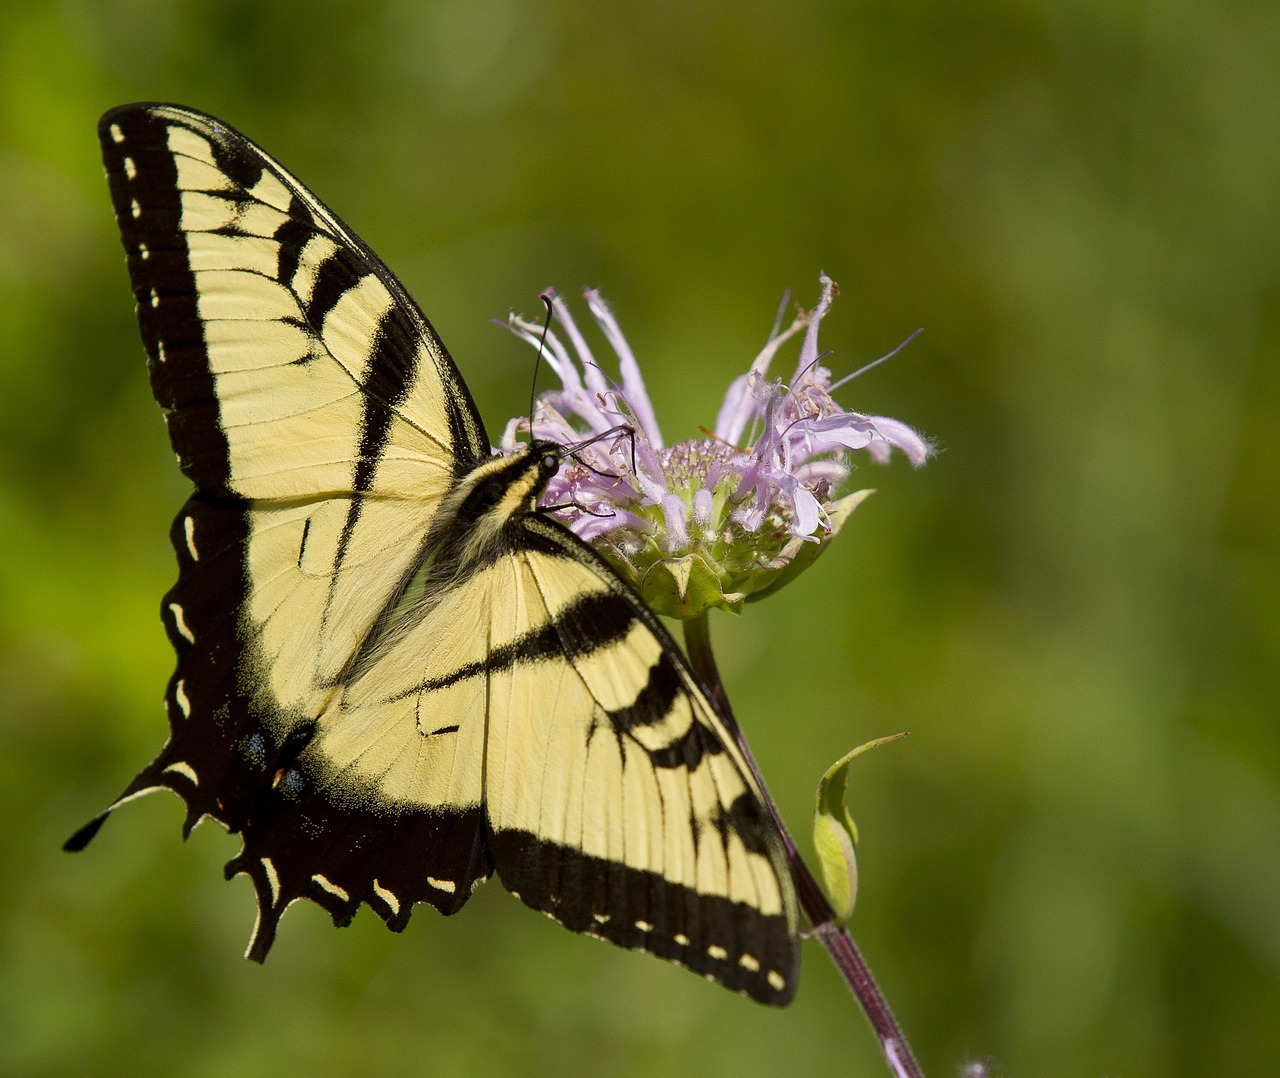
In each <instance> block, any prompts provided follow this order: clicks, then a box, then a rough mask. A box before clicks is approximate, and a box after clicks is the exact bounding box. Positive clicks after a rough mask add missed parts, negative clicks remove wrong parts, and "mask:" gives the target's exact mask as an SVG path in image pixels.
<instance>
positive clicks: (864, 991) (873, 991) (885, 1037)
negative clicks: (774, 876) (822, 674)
mask: <svg viewBox="0 0 1280 1078" xmlns="http://www.w3.org/2000/svg"><path fill="white" fill-rule="evenodd" d="M683 625H684V642H685V648H686V650H687V651H688V653H689V662H690V664H691V665H692V666H693V671H694V673H695V674H696V675H697V676H698V678H699V680H701V682H702V685H703V688H705V689H706V690H707V693H708V694H709V695H710V697H711V699H712V701H713V702H714V703H715V705H716V708H717V710H718V711H719V712H720V714H721V716H722V717H723V718H725V719H727V720H728V723H729V727H730V729H731V730H732V731H733V736H734V738H735V740H736V741H737V744H738V748H739V749H740V750H741V751H742V755H743V756H744V757H745V758H746V761H747V765H748V766H749V767H750V768H751V773H752V775H753V776H755V780H756V783H757V785H758V786H759V787H760V793H761V795H762V796H763V797H764V803H765V804H766V805H767V806H768V807H769V814H770V815H771V816H772V817H773V822H774V823H775V824H776V825H777V828H778V832H779V834H781V835H782V844H783V847H784V849H785V850H786V855H787V863H788V864H789V866H790V868H791V877H792V879H793V880H794V881H795V887H796V896H797V897H798V898H799V900H800V906H801V907H802V908H803V909H804V912H805V916H806V917H808V918H809V923H810V924H811V925H812V926H813V934H814V936H816V937H817V939H818V942H819V943H821V944H822V946H823V947H825V948H826V950H827V953H828V954H829V955H830V956H831V960H832V961H833V962H834V963H835V964H836V968H837V969H838V970H839V971H840V973H841V975H842V976H843V977H844V979H845V982H846V983H847V984H848V985H849V988H850V990H851V991H852V992H853V994H854V997H855V998H856V999H857V1001H858V1004H859V1005H860V1006H861V1007H862V1011H863V1013H864V1014H865V1015H866V1016H867V1021H868V1022H870V1023H871V1028H872V1030H873V1031H874V1032H875V1035H876V1038H877V1039H878V1040H879V1041H880V1047H881V1049H882V1050H883V1052H884V1057H885V1060H886V1062H887V1063H888V1064H889V1069H890V1071H892V1072H893V1074H894V1076H895V1078H924V1072H923V1071H921V1070H920V1065H919V1064H918V1063H917V1062H916V1060H915V1057H914V1056H913V1055H912V1054H911V1047H910V1045H908V1044H907V1039H906V1037H904V1036H903V1035H902V1030H901V1028H899V1026H898V1023H897V1020H896V1019H895V1018H894V1017H893V1012H892V1011H891V1010H890V1009H889V1004H888V1002H887V1001H886V1000H885V998H884V995H883V994H882V993H881V991H880V989H879V987H878V986H877V985H876V982H875V980H874V978H873V977H872V976H871V970H870V969H868V968H867V964H866V962H865V961H864V960H863V958H862V955H861V954H860V953H859V951H858V948H857V945H856V944H855V943H854V942H853V937H852V936H850V935H849V932H848V930H847V929H845V928H843V927H842V926H841V925H839V924H837V923H836V920H835V910H833V909H832V908H831V903H830V902H828V901H827V897H826V895H824V894H823V892H822V888H821V887H819V886H818V882H817V880H815V879H814V878H813V873H812V872H810V871H809V866H808V865H806V864H805V863H804V861H803V860H801V858H800V854H799V852H798V851H797V850H796V844H795V841H794V840H793V839H792V837H791V833H790V832H789V831H788V830H787V825H786V824H785V823H783V821H782V816H781V815H780V814H779V813H778V806H777V805H775V804H774V803H773V798H772V797H770V796H769V791H768V788H767V787H766V786H765V784H764V779H763V778H762V777H761V775H760V769H759V767H757V766H756V761H755V757H754V756H753V755H752V754H751V749H750V747H749V746H748V745H747V739H746V738H745V737H744V736H743V734H742V730H741V728H740V727H739V726H738V722H737V719H735V718H734V716H733V709H732V708H731V707H730V706H729V697H728V695H727V694H726V693H725V691H724V683H723V682H721V680H720V671H719V670H718V669H717V668H716V660H715V655H714V654H713V653H712V651H711V626H710V624H709V621H708V618H707V612H706V611H703V613H701V614H699V615H698V616H697V617H695V618H689V619H688V620H686V621H684V622H683Z"/></svg>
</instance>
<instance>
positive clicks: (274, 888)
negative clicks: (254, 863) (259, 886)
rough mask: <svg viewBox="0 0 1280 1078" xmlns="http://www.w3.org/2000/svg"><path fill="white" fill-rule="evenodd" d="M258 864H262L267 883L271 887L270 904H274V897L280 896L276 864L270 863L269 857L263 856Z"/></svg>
mask: <svg viewBox="0 0 1280 1078" xmlns="http://www.w3.org/2000/svg"><path fill="white" fill-rule="evenodd" d="M259 864H261V865H262V871H263V872H265V873H266V874H267V883H268V885H270V887H271V905H273V906H274V905H275V904H276V899H278V898H279V897H280V877H279V876H277V875H276V866H275V865H273V864H272V863H271V858H270V857H264V858H263V859H262V860H261V861H260V862H259Z"/></svg>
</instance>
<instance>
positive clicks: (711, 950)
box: [707, 943, 729, 962]
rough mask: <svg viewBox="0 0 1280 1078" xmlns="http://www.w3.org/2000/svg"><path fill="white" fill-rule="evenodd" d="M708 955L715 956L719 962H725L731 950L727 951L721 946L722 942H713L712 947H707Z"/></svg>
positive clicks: (709, 956)
mask: <svg viewBox="0 0 1280 1078" xmlns="http://www.w3.org/2000/svg"><path fill="white" fill-rule="evenodd" d="M707 957H708V958H714V959H715V960H716V961H717V962H723V961H724V960H725V959H726V958H728V957H729V952H728V951H726V950H725V949H724V948H723V947H721V946H720V944H718V943H713V944H712V945H711V946H710V947H708V948H707Z"/></svg>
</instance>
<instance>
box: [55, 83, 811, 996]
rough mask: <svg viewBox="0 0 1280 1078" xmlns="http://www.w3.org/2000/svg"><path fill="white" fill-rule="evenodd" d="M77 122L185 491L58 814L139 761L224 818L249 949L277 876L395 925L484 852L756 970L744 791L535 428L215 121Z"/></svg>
mask: <svg viewBox="0 0 1280 1078" xmlns="http://www.w3.org/2000/svg"><path fill="white" fill-rule="evenodd" d="M99 137H100V141H101V143H102V148H103V155H104V159H105V162H106V167H107V176H108V181H109V184H110V187H111V193H112V199H113V203H114V206H115V210H116V217H117V221H118V222H119V225H120V230H121V235H122V239H123V241H124V246H125V250H126V253H127V257H128V265H129V271H130V276H131V279H132V283H133V290H134V295H135V298H136V299H137V302H138V317H139V322H140V325H141V329H142V336H143V340H144V343H145V345H146V348H147V353H148V361H149V362H148V368H149V371H150V375H151V384H152V389H153V391H154V393H155V396H156V399H157V400H158V401H159V402H160V404H161V405H162V406H163V407H164V408H165V409H166V420H167V423H168V428H169V433H170V438H171V441H172V443H173V447H174V450H175V452H176V454H177V456H178V459H179V462H180V464H181V466H182V468H183V470H184V472H185V473H186V474H187V475H188V476H189V477H190V478H191V479H192V481H193V482H194V483H195V486H196V491H195V493H194V494H193V495H192V496H191V498H190V499H189V500H188V502H187V504H186V505H185V506H184V507H183V509H182V511H181V512H180V513H179V514H178V517H177V518H176V519H175V521H174V524H173V528H172V532H171V539H172V542H173V546H174V550H175V551H176V553H177V558H178V565H179V575H178V580H177V583H176V584H175V585H174V587H173V588H172V589H171V591H170V592H169V594H168V595H166V596H165V598H164V600H163V602H162V610H161V613H162V617H163V620H164V623H165V626H166V628H167V630H168V634H169V638H170V640H171V642H172V644H173V647H174V650H175V653H176V655H177V666H176V670H175V672H174V675H173V677H172V679H171V680H170V683H169V688H168V692H167V695H166V700H165V702H166V708H167V712H168V717H169V725H170V738H169V741H168V743H167V744H166V745H165V747H164V749H163V750H162V752H161V754H160V755H159V757H157V759H156V760H155V761H153V762H152V763H151V764H150V765H149V766H148V767H147V768H145V769H144V770H143V771H142V773H141V774H139V775H138V777H137V778H136V779H135V780H134V782H133V783H132V784H131V785H130V786H129V787H128V788H127V789H126V790H125V792H124V794H122V795H121V797H120V798H119V799H117V801H116V802H115V803H113V804H112V805H111V806H110V807H109V808H108V809H107V810H106V811H105V812H103V813H101V814H100V815H99V816H98V817H96V818H95V819H94V820H93V821H91V822H90V823H89V824H88V825H87V826H86V827H85V828H83V829H81V831H79V832H77V834H76V835H74V836H73V837H72V838H71V839H70V840H69V842H68V848H71V849H79V848H81V847H83V846H84V845H85V844H87V843H88V841H89V840H90V839H91V838H92V837H93V835H94V834H95V833H96V831H97V829H98V827H99V826H100V825H101V823H102V821H103V820H104V819H105V818H106V816H107V815H108V814H109V813H110V812H111V811H112V810H114V809H115V808H116V807H118V806H119V805H120V804H122V803H124V802H125V801H127V800H130V799H132V798H134V797H137V796H140V795H141V794H143V793H146V792H149V791H151V790H154V789H161V788H164V789H169V790H172V791H174V792H176V793H178V794H179V795H180V796H181V797H182V799H183V800H184V802H185V804H186V808H187V816H186V822H185V830H186V831H187V832H189V831H190V830H191V828H192V827H194V826H195V825H196V824H197V823H198V822H199V821H200V820H201V819H203V818H204V817H206V816H208V817H211V818H213V819H216V820H218V821H219V822H220V823H222V824H223V825H224V826H226V827H227V828H228V829H229V830H231V831H233V832H237V833H239V834H240V835H241V836H242V840H243V846H242V849H241V851H240V854H239V855H238V856H237V857H236V858H234V859H233V860H232V861H231V862H230V863H229V864H228V866H227V874H228V876H232V875H237V874H244V875H248V876H249V877H250V879H251V880H252V882H253V885H254V890H255V894H256V897H257V903H258V924H257V927H256V929H255V932H254V935H253V938H252V939H251V941H250V947H249V952H248V953H249V956H250V957H252V958H256V959H258V960H261V959H263V958H264V957H265V955H266V953H267V951H268V950H269V949H270V947H271V944H272V941H273V940H274V937H275V932H276V927H277V924H278V922H279V919H280V917H281V915H282V914H283V913H284V911H285V910H286V909H287V908H288V906H289V905H290V904H291V903H292V902H294V901H297V900H298V899H300V898H308V899H311V900H313V901H315V902H317V903H318V904H319V905H321V906H322V907H324V908H325V909H326V910H328V912H329V913H330V914H331V915H332V916H333V919H334V921H335V923H337V924H346V923H347V922H348V921H350V919H351V917H352V916H353V915H354V913H355V912H356V910H357V909H358V907H359V906H360V905H361V904H367V905H369V906H370V907H371V908H372V909H374V910H375V911H376V912H377V913H378V914H379V916H381V917H382V918H383V919H384V920H385V921H386V922H387V924H388V925H389V926H390V927H392V928H394V929H397V930H398V929H401V928H403V927H404V926H405V924H406V923H407V922H408V919H409V915H410V912H411V910H412V907H413V905H414V904H415V903H416V902H427V903H430V904H431V905H434V906H435V907H436V908H437V909H438V910H440V911H441V912H443V913H446V914H447V913H453V912H456V911H457V910H458V909H460V908H461V907H462V905H463V904H464V903H465V902H466V900H467V897H468V896H469V895H470V893H471V891H472V889H473V888H474V887H475V886H476V885H477V884H478V883H479V882H480V881H482V880H484V879H486V878H487V877H488V876H489V875H490V874H492V873H493V872H495V871H496V872H497V874H498V875H499V877H500V879H501V880H502V882H503V883H504V885H506V886H507V888H508V889H510V890H511V891H513V892H515V893H516V894H518V895H519V896H520V898H521V899H522V900H523V901H524V902H525V903H526V904H528V905H530V906H532V907H534V908H536V909H539V910H542V911H543V912H545V913H548V914H549V915H551V916H552V917H554V918H555V919H556V920H558V921H560V922H562V923H563V924H565V925H566V926H568V927H570V928H572V929H574V930H575V931H579V932H585V933H587V934H590V935H595V936H599V937H602V938H605V939H608V940H611V941H612V942H614V943H617V944H620V945H623V946H627V947H631V948H635V949H640V950H645V951H649V952H652V953H654V954H657V955H660V956H662V957H664V958H669V959H672V960H674V961H677V962H680V963H682V964H684V965H686V966H688V967H690V968H691V969H694V970H696V971H698V972H700V973H703V974H705V975H706V976H708V977H710V978H712V979H714V980H717V981H719V982H721V983H723V984H725V985H727V986H729V987H731V988H734V989H737V990H739V991H742V992H745V993H747V994H749V995H751V996H752V997H753V998H756V999H759V1000H762V1001H764V1002H769V1003H784V1002H786V1001H787V1000H788V999H790V997H791V994H792V992H793V991H794V983H795V972H796V962H797V958H798V949H797V946H796V939H795V936H796V911H795V899H794V895H793V893H792V890H791V885H790V881H789V877H788V873H787V867H786V863H785V858H784V856H783V853H782V848H781V840H780V838H779V835H778V833H777V830H776V828H775V826H774V825H773V823H772V822H771V820H770V819H769V817H768V813H767V810H766V808H765V806H764V803H763V800H762V795H761V791H760V790H759V788H758V787H757V785H756V784H755V781H754V779H752V778H751V777H750V769H749V768H748V766H747V763H746V761H745V760H744V759H743V757H742V755H741V753H740V751H739V750H738V748H737V746H736V743H735V741H734V738H733V733H732V731H731V729H730V726H729V720H726V719H725V718H723V717H721V716H720V715H719V714H718V713H717V711H716V709H715V707H714V706H713V705H712V703H711V702H710V700H709V699H708V697H707V695H706V693H705V692H704V691H703V690H702V689H701V688H700V687H699V686H698V684H697V682H696V680H695V679H694V677H693V675H692V674H691V672H690V671H689V668H688V665H687V663H686V662H685V660H684V658H683V656H682V655H681V654H680V652H679V650H678V649H677V647H676V646H675V644H674V643H673V642H672V640H671V638H670V636H669V635H668V634H667V632H666V630H665V629H664V628H663V627H662V625H661V624H660V623H659V622H658V620H657V619H656V618H655V617H654V616H653V615H652V614H651V613H650V612H649V610H648V609H647V607H645V605H644V604H643V602H642V601H641V600H640V599H639V598H638V597H637V596H636V595H635V594H634V592H632V591H631V590H630V588H629V587H628V586H627V585H626V584H624V583H623V582H622V581H621V580H620V579H619V578H618V577H617V576H616V574H615V573H614V572H613V570H612V569H610V568H609V567H608V565H607V564H606V563H605V562H604V561H603V560H602V559H601V558H600V557H599V556H598V555H596V554H595V553H594V552H593V551H591V550H590V548H588V547H586V546H585V545H584V544H582V543H581V542H579V541H578V540H577V539H576V538H575V537H574V536H573V535H571V534H570V533H569V532H568V531H567V530H566V529H564V528H563V527H561V526H560V525H559V524H558V523H556V522H555V521H553V520H552V519H550V518H549V517H547V516H544V515H542V514H541V513H538V512H535V509H534V500H535V499H536V497H537V494H538V493H539V492H540V491H541V490H542V489H543V487H544V486H545V483H546V476H547V475H548V474H550V473H548V472H546V470H545V465H546V462H547V461H548V460H550V461H551V464H550V472H554V470H555V467H556V464H555V461H556V459H557V458H556V457H555V456H554V454H551V455H550V456H547V454H548V452H549V450H552V449H554V448H555V447H547V446H545V445H543V446H539V447H535V446H530V447H528V448H527V449H526V450H523V451H521V453H520V454H517V455H516V456H515V457H512V458H506V459H497V458H491V457H490V452H491V451H490V449H489V445H488V440H487V436H486V435H485V432H484V427H483V424H482V423H481V421H480V418H479V415H478V413H477V412H476V409H475V406H474V404H473V403H472V400H471V397H470V394H469V393H468V391H467V388H466V386H465V384H464V383H463V382H462V380H461V377H460V376H459V374H458V372H457V370H456V368H455V367H454V364H453V361H452V359H451V358H450V357H449V355H448V353H447V352H446V351H445V349H444V346H443V345H442V344H441V343H440V341H439V338H438V337H437V336H436V334H435V332H434V330H433V329H432V327H431V326H430V324H429V323H428V322H427V320H426V318H425V316H423V314H422V312H421V311H420V310H419V309H418V307H417V305H416V304H415V303H414V301H413V300H412V299H411V298H410V297H409V296H408V294H407V292H406V291H405V290H404V288H403V286H402V285H401V284H400V283H399V281H397V280H396V278H395V277H394V276H393V275H392V274H391V272H390V271H389V270H388V269H387V268H386V266H385V265H383V263H382V262H381V261H380V260H379V259H378V257H377V256H376V255H375V254H374V253H373V252H372V251H371V250H370V249H369V248H368V247H367V246H366V245H365V244H364V243H363V241H362V240H360V239H359V237H357V236H356V235H355V234H354V233H353V232H351V231H350V230H349V229H348V228H347V227H346V226H345V225H344V224H343V223H342V222H341V221H340V220H339V219H338V218H337V217H336V216H335V215H334V214H333V213H332V212H331V211H330V210H328V209H327V208H326V207H325V206H324V205H323V204H322V203H321V202H320V201H319V200H318V199H317V198H316V197H315V196H314V195H313V194H311V193H310V192H309V191H308V190H307V189H306V188H305V187H304V186H303V185H302V184H301V183H300V182H299V181H298V180H296V179H295V178H294V177H292V176H291V175H290V174H289V173H288V172H287V171H286V170H285V169H284V168H283V167H281V166H280V165H279V164H278V163H277V162H275V161H274V160H273V159H272V158H271V157H269V156H268V155H267V154H265V153H264V152H263V151H262V150H260V149H259V148H258V147H257V146H255V145H254V144H253V143H251V142H249V141H248V140H247V139H246V138H244V136H242V135H240V134H239V133H238V132H236V131H234V130H232V129H231V128H229V127H227V126H226V125H225V124H222V123H221V122H220V121H218V120H215V119H213V118H212V117H209V116H205V115H203V114H201V113H198V112H195V111H193V110H189V109H184V108H181V107H178V106H172V105H134V106H125V107H123V108H120V109H115V110H112V111H111V112H109V113H108V114H107V115H106V116H104V117H103V119H102V121H101V124H100V127H99ZM539 454H542V456H541V458H539ZM539 459H541V461H542V464H540V463H539ZM540 467H542V468H543V470H542V471H539V468H540Z"/></svg>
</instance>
